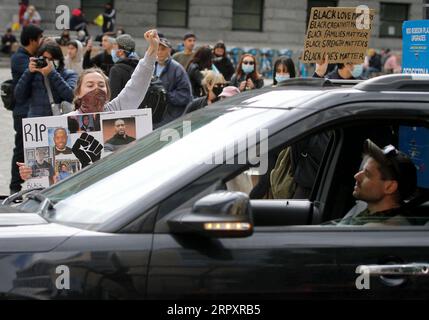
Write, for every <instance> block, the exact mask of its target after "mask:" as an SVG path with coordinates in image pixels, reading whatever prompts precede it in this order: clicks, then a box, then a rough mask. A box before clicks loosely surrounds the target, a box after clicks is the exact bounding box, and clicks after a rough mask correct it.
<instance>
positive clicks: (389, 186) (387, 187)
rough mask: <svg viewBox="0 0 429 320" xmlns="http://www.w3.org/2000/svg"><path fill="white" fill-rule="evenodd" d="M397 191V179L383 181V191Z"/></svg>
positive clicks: (390, 192) (391, 192)
mask: <svg viewBox="0 0 429 320" xmlns="http://www.w3.org/2000/svg"><path fill="white" fill-rule="evenodd" d="M396 191H398V181H396V180H387V181H385V182H384V192H385V193H386V194H389V195H391V194H394V193H395V192H396Z"/></svg>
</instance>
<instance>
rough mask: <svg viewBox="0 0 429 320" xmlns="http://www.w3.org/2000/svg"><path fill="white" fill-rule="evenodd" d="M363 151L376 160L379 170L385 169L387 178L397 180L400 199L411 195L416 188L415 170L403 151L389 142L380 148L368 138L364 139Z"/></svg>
mask: <svg viewBox="0 0 429 320" xmlns="http://www.w3.org/2000/svg"><path fill="white" fill-rule="evenodd" d="M363 152H364V154H366V155H368V156H370V157H371V158H373V159H374V160H375V161H377V162H378V163H379V164H380V166H381V170H383V168H386V169H387V170H386V171H388V179H389V180H396V181H397V182H398V190H399V194H400V196H401V199H402V200H405V199H407V198H409V197H410V196H411V195H413V193H414V192H415V191H416V188H417V170H416V166H415V165H414V163H413V162H412V161H411V159H410V158H409V157H408V156H407V155H406V154H405V153H403V152H401V151H399V150H398V149H396V148H395V147H394V146H393V145H391V144H390V145H388V146H385V147H384V148H383V149H381V148H380V147H379V146H377V145H376V144H375V143H374V142H372V141H371V140H370V139H366V140H365V142H364V146H363Z"/></svg>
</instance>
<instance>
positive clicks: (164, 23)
mask: <svg viewBox="0 0 429 320" xmlns="http://www.w3.org/2000/svg"><path fill="white" fill-rule="evenodd" d="M188 11H189V0H159V1H158V17H157V19H158V20H157V21H158V23H157V24H158V26H159V27H175V28H187V27H188Z"/></svg>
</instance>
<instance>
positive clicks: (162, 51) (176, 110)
mask: <svg viewBox="0 0 429 320" xmlns="http://www.w3.org/2000/svg"><path fill="white" fill-rule="evenodd" d="M159 44H160V46H159V47H158V59H157V62H156V63H155V72H154V75H155V76H156V77H157V78H159V79H160V80H161V81H162V84H163V86H164V88H165V90H166V91H167V109H166V112H165V116H164V119H162V123H163V124H164V123H167V122H170V121H172V120H174V119H176V118H178V117H180V116H181V115H182V114H183V112H184V111H185V108H186V106H187V104H188V103H189V102H191V101H192V89H191V82H190V80H189V77H188V74H187V73H186V71H185V69H184V68H183V67H182V65H181V64H180V63H178V62H177V61H176V60H174V59H172V57H171V43H170V42H169V41H168V40H167V38H165V37H164V36H160V43H159Z"/></svg>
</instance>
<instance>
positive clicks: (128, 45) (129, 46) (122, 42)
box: [116, 34, 136, 52]
mask: <svg viewBox="0 0 429 320" xmlns="http://www.w3.org/2000/svg"><path fill="white" fill-rule="evenodd" d="M116 43H117V44H118V48H119V49H123V50H125V51H129V52H133V51H134V50H135V49H136V42H135V41H134V39H133V38H132V37H131V36H130V35H129V34H122V35H120V36H118V37H117V38H116Z"/></svg>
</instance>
